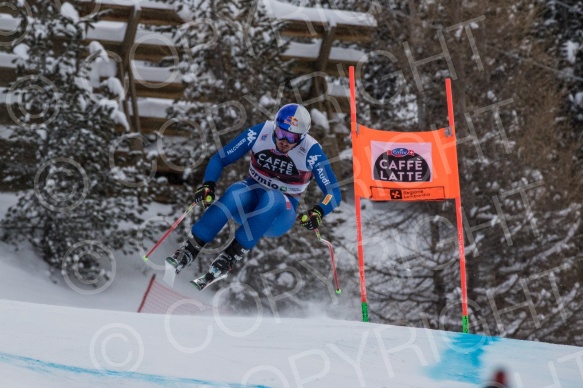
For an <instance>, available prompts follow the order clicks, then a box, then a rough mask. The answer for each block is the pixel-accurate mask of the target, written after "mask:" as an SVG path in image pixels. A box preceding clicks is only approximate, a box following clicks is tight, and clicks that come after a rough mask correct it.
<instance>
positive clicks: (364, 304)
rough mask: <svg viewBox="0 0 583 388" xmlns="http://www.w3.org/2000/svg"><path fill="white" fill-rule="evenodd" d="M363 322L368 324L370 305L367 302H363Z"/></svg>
mask: <svg viewBox="0 0 583 388" xmlns="http://www.w3.org/2000/svg"><path fill="white" fill-rule="evenodd" d="M362 321H363V322H368V304H367V303H366V302H362Z"/></svg>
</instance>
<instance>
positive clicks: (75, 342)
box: [0, 300, 583, 388]
mask: <svg viewBox="0 0 583 388" xmlns="http://www.w3.org/2000/svg"><path fill="white" fill-rule="evenodd" d="M0 317H1V318H0V333H1V336H2V339H1V346H0V348H1V349H0V379H1V381H0V385H1V386H2V387H55V388H56V387H104V386H112V387H113V386H115V387H118V386H120V387H157V386H165V387H240V386H250V387H257V386H266V387H365V386H366V387H424V388H425V387H452V388H455V387H460V388H461V387H476V386H478V387H479V386H482V383H483V381H484V380H486V379H488V375H489V374H490V373H491V371H492V370H493V369H494V368H496V367H498V366H505V367H506V368H507V369H508V371H509V373H510V383H511V386H512V387H529V388H532V387H581V386H583V373H582V370H583V368H582V367H583V364H581V361H582V360H583V349H580V348H575V347H569V346H557V345H550V344H543V343H534V342H526V341H516V340H505V339H495V338H488V337H480V336H475V335H470V334H466V335H464V334H460V333H446V332H436V331H430V330H423V329H412V328H407V327H396V326H385V325H377V324H373V323H360V322H349V321H339V320H330V319H304V320H302V319H284V320H275V319H273V318H267V317H262V316H258V317H247V318H245V317H225V316H220V315H218V314H215V315H213V316H202V317H201V316H198V317H187V316H173V315H172V314H167V315H154V314H152V315H150V314H137V313H127V312H120V311H106V310H97V309H80V308H71V307H62V306H51V305H40V304H32V303H26V302H15V301H7V300H0Z"/></svg>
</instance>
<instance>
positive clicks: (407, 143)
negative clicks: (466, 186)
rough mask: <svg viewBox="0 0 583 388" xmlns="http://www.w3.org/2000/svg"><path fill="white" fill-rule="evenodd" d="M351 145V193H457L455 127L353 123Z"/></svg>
mask: <svg viewBox="0 0 583 388" xmlns="http://www.w3.org/2000/svg"><path fill="white" fill-rule="evenodd" d="M352 147H353V148H352V152H353V166H354V190H355V195H358V196H360V197H362V198H368V199H371V200H373V201H435V200H444V199H448V198H457V197H459V196H460V185H459V178H458V165H457V149H456V137H455V129H454V128H449V127H448V128H441V129H438V130H434V131H426V132H392V131H380V130H376V129H370V128H366V127H364V126H362V125H359V124H357V125H356V128H354V130H353V133H352Z"/></svg>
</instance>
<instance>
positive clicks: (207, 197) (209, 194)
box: [194, 181, 216, 209]
mask: <svg viewBox="0 0 583 388" xmlns="http://www.w3.org/2000/svg"><path fill="white" fill-rule="evenodd" d="M215 187H216V183H215V182H212V181H208V182H204V183H203V184H202V186H200V187H199V188H198V189H196V191H195V192H194V202H195V203H196V204H197V205H200V206H201V207H202V208H203V209H206V208H207V207H209V206H210V205H211V204H212V203H213V201H214V200H215Z"/></svg>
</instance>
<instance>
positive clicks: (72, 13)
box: [61, 3, 80, 23]
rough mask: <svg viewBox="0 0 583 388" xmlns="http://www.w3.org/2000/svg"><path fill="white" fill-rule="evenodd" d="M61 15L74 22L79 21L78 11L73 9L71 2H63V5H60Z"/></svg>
mask: <svg viewBox="0 0 583 388" xmlns="http://www.w3.org/2000/svg"><path fill="white" fill-rule="evenodd" d="M61 15H63V16H64V17H66V18H67V19H69V20H71V21H73V22H75V23H77V22H79V19H80V18H79V13H78V12H77V10H76V9H75V7H73V6H72V5H71V3H63V5H62V6H61Z"/></svg>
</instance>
